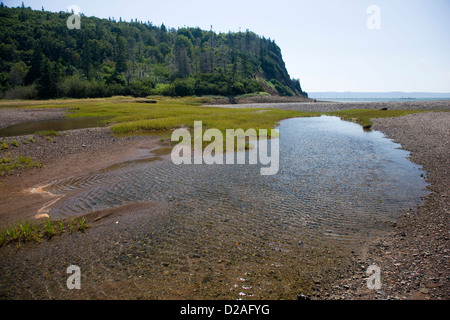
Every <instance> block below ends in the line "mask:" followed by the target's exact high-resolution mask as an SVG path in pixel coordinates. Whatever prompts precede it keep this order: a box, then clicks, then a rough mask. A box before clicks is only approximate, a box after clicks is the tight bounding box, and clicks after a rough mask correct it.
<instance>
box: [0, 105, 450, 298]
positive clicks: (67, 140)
mask: <svg viewBox="0 0 450 320" xmlns="http://www.w3.org/2000/svg"><path fill="white" fill-rule="evenodd" d="M222 107H233V108H235V107H241V108H242V107H254V108H261V107H264V108H268V107H270V108H283V109H293V110H304V111H320V112H325V111H335V110H342V109H358V108H364V109H381V108H384V107H388V108H389V109H425V110H432V109H433V110H436V109H439V110H444V109H450V101H430V102H399V103H396V102H390V103H364V104H359V103H350V104H347V103H345V104H344V103H321V102H317V103H274V104H270V105H268V104H260V105H254V104H253V105H243V104H240V105H222ZM31 113H33V110H27V111H26V112H25V111H22V110H19V109H14V110H13V109H2V110H0V119H1V120H0V127H2V126H8V125H11V124H13V123H17V122H22V121H25V120H27V119H28V118H27V117H29V116H30V114H31ZM33 114H34V115H37V114H39V116H38V117H40V118H39V119H52V117H53V118H58V117H62V116H63V114H64V112H62V111H61V110H57V111H55V110H47V111H42V113H37V112H36V113H33ZM449 124H450V114H449V113H448V112H430V113H420V114H412V115H408V116H404V117H400V118H385V119H375V120H374V125H373V129H374V130H378V131H381V132H383V133H384V134H385V135H386V136H387V137H389V138H391V139H394V140H395V141H396V142H398V143H400V144H401V145H402V147H403V148H404V149H405V150H408V151H411V160H412V161H413V162H414V163H416V164H418V165H421V166H422V167H423V169H424V170H425V171H426V179H427V181H428V182H429V183H430V186H429V191H430V194H429V195H428V196H427V197H426V198H425V199H424V201H423V203H422V204H421V206H419V207H418V208H417V209H415V210H411V211H410V212H409V213H408V214H407V215H405V216H403V217H401V218H400V219H399V220H398V221H397V223H396V225H395V230H394V231H393V232H392V233H391V234H389V235H388V236H387V237H384V238H382V239H375V240H374V241H373V242H371V243H367V244H366V245H365V246H364V248H362V249H361V251H358V252H353V253H350V254H349V253H344V252H336V253H335V259H336V266H335V269H333V270H328V269H327V271H326V275H323V277H321V279H320V281H318V280H317V281H314V286H313V288H309V291H310V295H308V296H307V297H305V296H302V298H307V299H331V300H339V299H351V300H359V299H362V300H364V299H448V298H449V294H450V285H449V279H450V266H449V262H448V258H449V257H450V254H449V249H450V248H449V238H450V237H449V231H450V229H449V219H448V214H449V197H450V194H449V188H448V186H449V177H450V174H449V173H450V172H449V171H450V157H449V150H450V148H449V147H450V146H449V140H450V139H449V133H450V132H449V130H450V127H449ZM23 138H24V137H20V139H23ZM13 139H14V137H11V138H2V139H1V140H3V141H8V142H11V141H12V140H13ZM158 147H164V144H163V143H161V141H159V139H157V138H151V137H132V138H115V137H113V136H112V135H111V133H110V130H109V128H93V129H81V130H73V131H67V132H65V133H64V134H63V135H61V136H56V137H52V139H51V140H49V139H47V138H46V137H36V141H35V143H30V144H26V145H25V144H23V145H22V144H21V145H20V146H19V147H17V148H16V147H10V148H9V149H8V150H3V151H0V156H4V155H5V154H6V153H10V154H11V156H14V155H18V154H20V155H25V156H30V157H32V158H33V159H35V160H36V161H39V162H42V163H43V166H42V168H35V169H31V170H20V171H17V172H14V173H13V174H11V175H8V176H4V177H0V202H1V203H2V209H1V211H0V225H1V226H2V227H4V226H7V225H10V224H13V223H16V222H18V221H23V220H25V219H30V218H33V217H34V215H35V214H36V212H37V211H38V209H39V208H41V207H42V206H43V204H45V203H46V202H48V199H46V198H45V197H44V196H43V195H40V194H26V193H24V192H25V190H28V189H29V188H31V187H34V186H36V185H39V184H41V185H42V181H50V180H57V179H62V178H64V177H68V176H76V175H80V174H83V173H88V172H91V171H95V170H99V169H102V168H106V167H108V166H110V165H112V164H114V163H119V162H123V161H127V160H130V159H139V158H140V157H141V158H142V157H148V155H149V153H150V152H151V150H154V149H155V148H158ZM171 210H173V208H171V204H170V203H159V202H148V203H138V204H135V203H130V204H128V205H126V206H124V207H120V208H115V209H109V210H104V211H101V212H95V213H90V214H89V215H88V216H87V218H88V220H89V223H90V225H91V228H89V229H88V230H87V231H86V232H85V233H75V234H73V235H69V234H63V235H61V236H58V237H57V238H54V239H51V240H46V241H43V242H41V243H26V244H24V245H22V247H21V248H20V249H17V247H16V245H15V244H9V245H6V246H3V247H0V269H1V270H2V272H1V274H0V299H117V298H120V299H123V298H126V299H138V298H143V299H185V298H188V299H189V298H190V299H204V298H211V299H235V298H238V297H239V296H234V295H233V294H232V293H233V292H232V290H231V289H230V292H226V293H225V292H222V291H220V290H219V289H218V288H219V287H218V286H217V285H219V284H220V285H229V286H230V287H231V288H232V286H233V283H232V282H230V281H231V280H230V279H240V278H241V277H242V279H244V280H242V281H247V282H246V283H251V281H252V279H253V280H255V282H258V283H259V284H260V285H261V286H262V287H263V289H264V290H265V291H264V292H269V294H268V295H267V296H263V297H258V298H262V299H267V298H269V299H270V298H276V297H280V298H284V299H296V298H297V296H296V295H292V296H284V295H282V294H280V295H276V293H277V291H278V292H283V291H284V290H286V288H285V287H283V285H286V283H280V287H273V288H271V289H270V290H269V289H267V288H264V284H266V285H267V286H268V285H269V283H270V284H273V283H278V282H277V279H280V278H292V279H295V277H296V276H297V275H296V274H295V273H294V272H292V274H290V273H289V272H290V271H289V270H290V269H289V265H288V264H287V265H286V266H285V267H284V268H283V269H276V268H275V267H270V268H269V269H267V270H265V269H262V270H259V269H258V270H253V273H252V274H251V275H250V274H239V273H238V271H239V270H237V269H234V266H233V264H232V262H230V261H227V260H226V259H217V260H216V261H215V262H214V264H213V265H211V264H208V263H206V261H205V260H204V256H205V255H207V253H205V252H203V251H202V248H201V247H200V246H198V247H194V248H192V253H193V254H192V255H190V256H180V257H178V258H177V259H176V260H174V261H167V257H166V256H164V255H162V254H161V252H158V251H156V250H155V249H152V248H153V247H154V246H155V247H156V246H162V247H164V246H166V249H167V250H168V251H167V252H173V251H176V250H177V244H176V243H175V244H172V245H171V244H170V243H167V245H165V244H164V241H165V240H164V235H165V234H168V233H170V232H172V231H171V230H172V229H173V228H174V226H175V225H176V223H178V222H177V221H172V218H171V214H170V213H171ZM144 225H145V226H147V227H146V228H143V227H142V226H144ZM149 225H151V228H149V227H148V226H149ZM199 225H200V226H201V222H199ZM185 228H186V230H185V232H186V233H187V234H188V233H192V232H194V231H193V230H191V229H190V228H191V227H190V226H188V225H187V226H186V227H185ZM202 237H203V236H202ZM202 237H201V236H200V235H199V241H198V243H199V244H200V243H202V242H207V237H206V238H205V239H203V238H202ZM179 241H182V239H180V240H179ZM330 248H331V247H330ZM330 248H329V247H326V246H325V247H324V249H323V250H324V251H327V252H328V253H330V252H329V251H330V250H331V249H330ZM250 249H251V248H247V249H245V248H244V250H250ZM233 250H234V249H233ZM239 250H241V248H240V249H239ZM236 253H237V254H243V252H242V251H236ZM245 254H246V256H247V255H248V256H249V257H250V258H251V250H250V251H249V252H247V251H245ZM308 254H310V255H311V256H312V255H318V256H320V255H321V252H320V250H319V251H316V252H313V251H312V252H311V253H308ZM341 256H342V259H341V258H340V257H341ZM344 256H345V258H343V257H344ZM49 257H51V259H49ZM324 259H325V258H324ZM318 261H319V260H318ZM70 264H75V265H80V266H82V269H83V279H89V281H88V282H85V286H84V289H83V292H76V291H70V292H69V291H67V289H66V288H65V287H64V285H65V279H66V278H67V274H66V270H65V268H66V267H67V266H68V265H70ZM249 264H250V263H249ZM370 265H377V266H379V267H380V269H381V281H382V288H381V289H380V290H369V289H368V288H367V285H366V278H367V277H368V275H367V274H366V270H367V268H368V266H370ZM150 266H151V268H150ZM320 266H321V265H320V262H319V263H318V264H317V265H315V266H310V265H309V264H308V261H305V264H304V268H305V269H306V271H307V272H309V273H310V274H311V275H312V276H314V275H315V274H316V272H317V270H319V271H320V268H321V267H320ZM307 268H310V269H307ZM43 270H45V272H43ZM100 270H101V271H102V272H99V271H100ZM280 270H283V272H285V273H280V272H281V271H280ZM146 279H151V280H152V281H151V282H149V281H146ZM257 279H258V281H256V280H257ZM259 279H264V280H261V281H260V280H259ZM155 283H156V284H158V286H157V288H155ZM187 283H188V285H187ZM295 286H298V291H297V292H298V293H300V292H301V288H302V285H301V284H298V283H297V284H295ZM119 289H120V290H119ZM291 291H292V290H291V289H290V290H286V292H291ZM236 294H237V293H236Z"/></svg>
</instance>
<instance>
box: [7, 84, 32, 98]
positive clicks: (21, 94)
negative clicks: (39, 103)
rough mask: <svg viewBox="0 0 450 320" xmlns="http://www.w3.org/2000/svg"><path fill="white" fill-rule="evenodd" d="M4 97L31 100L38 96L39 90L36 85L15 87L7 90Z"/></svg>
mask: <svg viewBox="0 0 450 320" xmlns="http://www.w3.org/2000/svg"><path fill="white" fill-rule="evenodd" d="M3 98H4V99H8V100H15V99H20V100H30V99H36V98H37V90H36V87H35V86H34V85H31V86H26V87H14V88H11V89H8V90H7V91H6V92H5V96H4V97H3Z"/></svg>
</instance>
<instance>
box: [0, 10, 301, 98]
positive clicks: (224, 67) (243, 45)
mask: <svg viewBox="0 0 450 320" xmlns="http://www.w3.org/2000/svg"><path fill="white" fill-rule="evenodd" d="M70 16H71V15H70V14H67V13H63V12H60V13H52V12H46V11H33V10H31V9H29V8H6V7H4V6H2V7H0V28H1V30H2V32H1V33H0V91H1V92H2V94H3V95H5V97H7V96H8V95H9V96H11V95H14V94H16V95H17V94H19V95H20V94H22V95H23V94H28V95H31V96H33V94H34V95H36V97H40V98H52V97H61V96H64V97H96V96H108V95H116V94H131V95H134V96H146V95H149V94H163V95H178V96H183V95H194V94H195V95H223V96H230V95H241V94H247V93H256V92H261V91H266V92H269V93H270V94H272V95H282V96H301V95H304V96H306V94H305V93H304V92H303V91H302V89H301V86H300V81H299V80H293V79H291V78H290V76H289V74H288V72H287V70H286V67H285V64H284V61H283V58H282V55H281V50H280V48H279V47H278V46H277V45H276V44H275V42H274V41H272V40H270V39H265V38H264V37H260V36H258V35H256V34H254V33H253V32H250V31H246V32H239V33H231V32H230V33H215V32H212V31H204V30H201V29H199V28H180V29H178V30H176V29H169V30H168V29H167V28H166V27H165V26H164V25H161V26H154V25H152V24H151V23H150V22H141V21H137V20H136V21H131V22H123V21H122V20H121V19H119V21H116V20H114V19H98V18H95V17H85V16H81V24H80V29H69V28H68V26H67V20H68V18H69V17H70Z"/></svg>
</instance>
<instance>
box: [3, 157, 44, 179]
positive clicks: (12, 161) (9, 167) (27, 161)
mask: <svg viewBox="0 0 450 320" xmlns="http://www.w3.org/2000/svg"><path fill="white" fill-rule="evenodd" d="M35 167H37V168H40V167H42V163H40V162H35V161H33V159H32V158H31V157H24V156H18V157H16V158H12V157H11V155H10V154H8V155H7V156H6V157H3V158H1V159H0V176H2V175H4V174H8V173H11V172H12V171H13V170H16V169H22V168H27V169H31V168H35Z"/></svg>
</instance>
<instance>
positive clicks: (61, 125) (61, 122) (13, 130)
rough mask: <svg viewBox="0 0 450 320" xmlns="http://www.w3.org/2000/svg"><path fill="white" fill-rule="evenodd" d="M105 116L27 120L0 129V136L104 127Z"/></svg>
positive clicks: (105, 124)
mask: <svg viewBox="0 0 450 320" xmlns="http://www.w3.org/2000/svg"><path fill="white" fill-rule="evenodd" d="M106 119H107V118H105V117H84V118H62V119H52V120H40V121H27V122H21V123H17V124H14V125H12V126H9V127H7V128H3V129H0V137H14V136H23V135H29V134H34V133H35V132H38V131H47V130H56V131H67V130H76V129H85V128H96V127H106V126H107V123H105V122H103V120H106Z"/></svg>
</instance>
